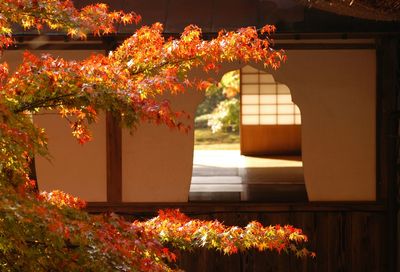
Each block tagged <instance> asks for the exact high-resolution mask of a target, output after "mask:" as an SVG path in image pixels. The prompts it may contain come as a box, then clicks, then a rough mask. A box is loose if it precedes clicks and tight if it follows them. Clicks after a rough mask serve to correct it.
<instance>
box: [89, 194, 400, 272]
mask: <svg viewBox="0 0 400 272" xmlns="http://www.w3.org/2000/svg"><path fill="white" fill-rule="evenodd" d="M159 208H180V209H181V210H182V211H183V212H184V213H186V214H187V215H189V216H191V217H192V218H200V219H218V220H219V221H221V222H224V223H225V224H226V225H239V226H244V225H246V224H247V223H248V222H250V221H252V220H258V221H259V222H261V223H262V224H264V225H270V224H281V225H285V224H291V225H294V226H296V227H299V228H302V229H303V231H304V233H305V234H307V236H308V237H309V243H308V245H307V246H308V248H309V249H310V250H313V251H315V252H316V254H317V257H316V258H315V259H312V258H308V259H298V258H296V257H295V256H291V255H287V254H284V253H283V254H281V255H279V254H278V253H275V252H257V251H255V250H253V251H248V252H242V253H239V254H236V255H233V256H224V255H223V254H222V253H218V252H215V251H209V250H205V249H204V250H203V249H199V250H195V251H194V252H180V253H179V260H178V264H177V265H178V266H179V267H180V268H182V269H184V270H185V271H188V272H225V271H229V272H261V271H262V272H321V271H323V272H383V271H384V272H386V271H388V272H389V271H395V270H390V268H389V266H388V261H389V257H388V256H389V252H388V250H389V248H390V244H392V243H395V242H396V241H395V239H393V234H391V233H389V231H388V230H389V229H388V226H387V224H386V220H387V207H386V206H385V205H382V204H376V203H368V202H359V203H355V202H352V203H304V204H302V203H296V204H284V203H282V204H279V203H275V204H273V203H269V204H267V203H218V204H216V203H185V204H182V203H176V204H173V203H163V204H160V203H141V204H133V203H131V204H128V203H124V204H121V205H119V206H115V205H114V206H113V205H111V204H101V203H89V207H88V210H89V211H91V212H96V211H97V212H98V211H105V210H114V211H116V212H120V213H122V214H124V215H127V216H129V218H133V219H136V218H137V219H143V218H146V217H152V216H154V215H155V213H156V211H157V210H158V209H159ZM132 211H135V214H133V213H132Z"/></svg>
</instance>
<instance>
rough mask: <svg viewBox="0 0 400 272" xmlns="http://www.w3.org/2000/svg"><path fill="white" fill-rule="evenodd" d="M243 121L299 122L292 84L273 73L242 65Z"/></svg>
mask: <svg viewBox="0 0 400 272" xmlns="http://www.w3.org/2000/svg"><path fill="white" fill-rule="evenodd" d="M241 105H242V111H241V114H242V115H241V116H242V118H241V122H242V124H243V125H293V124H296V125H299V124H301V115H300V110H299V108H298V107H297V106H296V105H295V104H294V103H293V102H292V96H291V95H290V90H289V88H288V87H287V86H286V85H284V84H280V83H277V82H275V80H274V77H273V76H272V75H271V74H267V73H265V72H264V71H261V70H257V69H255V68H253V67H251V66H245V67H243V68H242V69H241Z"/></svg>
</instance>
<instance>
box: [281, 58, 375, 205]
mask: <svg viewBox="0 0 400 272" xmlns="http://www.w3.org/2000/svg"><path fill="white" fill-rule="evenodd" d="M287 55H288V60H287V63H285V64H284V65H283V66H282V67H281V68H280V69H279V70H277V71H274V72H273V75H274V77H275V79H276V81H278V82H282V83H284V84H286V85H288V87H289V88H290V90H291V93H292V98H293V101H294V102H295V103H296V104H297V105H298V106H299V108H300V111H301V118H302V152H303V154H302V157H303V166H304V177H305V181H306V187H307V193H308V197H309V200H311V201H364V200H365V201H367V200H375V199H376V117H375V116H376V110H375V107H376V60H375V50H290V51H287Z"/></svg>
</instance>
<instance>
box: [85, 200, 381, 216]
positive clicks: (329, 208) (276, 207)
mask: <svg viewBox="0 0 400 272" xmlns="http://www.w3.org/2000/svg"><path fill="white" fill-rule="evenodd" d="M160 209H180V210H181V211H183V212H185V213H187V214H211V213H246V212H340V211H352V212H378V213H384V212H385V211H386V206H385V205H384V204H377V203H376V202H304V203H298V202H296V203H270V202H269V203H265V202H262V203H261V202H181V203H176V202H160V203H156V202H151V203H135V202H123V203H107V202H89V203H88V205H87V207H86V210H87V211H88V212H91V213H99V212H110V211H112V212H117V213H121V214H130V215H134V214H141V213H156V212H157V211H158V210H160Z"/></svg>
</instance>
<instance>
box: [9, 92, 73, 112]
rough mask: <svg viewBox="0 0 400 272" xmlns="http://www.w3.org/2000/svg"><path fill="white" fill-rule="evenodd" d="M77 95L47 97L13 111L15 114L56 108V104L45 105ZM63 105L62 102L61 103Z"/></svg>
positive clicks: (23, 104)
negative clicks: (52, 106)
mask: <svg viewBox="0 0 400 272" xmlns="http://www.w3.org/2000/svg"><path fill="white" fill-rule="evenodd" d="M75 95H77V94H76V93H70V94H63V95H59V96H56V97H47V98H44V99H39V100H37V101H34V102H30V103H22V105H21V106H20V107H17V108H16V109H14V110H13V113H21V112H24V111H27V110H34V109H36V108H46V107H51V105H54V106H56V104H50V105H49V104H45V103H48V102H57V101H59V100H62V99H63V98H68V97H72V96H75ZM60 103H61V102H60ZM60 105H62V103H61V104H57V106H60Z"/></svg>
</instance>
